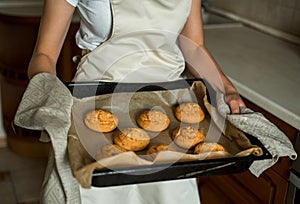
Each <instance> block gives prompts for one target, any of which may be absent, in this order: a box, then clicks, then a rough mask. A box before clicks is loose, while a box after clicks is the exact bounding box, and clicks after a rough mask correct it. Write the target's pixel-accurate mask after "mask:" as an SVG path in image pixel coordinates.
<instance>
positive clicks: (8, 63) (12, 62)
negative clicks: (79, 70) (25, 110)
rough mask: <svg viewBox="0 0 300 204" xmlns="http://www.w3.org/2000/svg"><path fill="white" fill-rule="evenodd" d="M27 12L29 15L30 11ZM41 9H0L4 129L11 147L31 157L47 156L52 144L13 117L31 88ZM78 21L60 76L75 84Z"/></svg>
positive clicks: (61, 59)
mask: <svg viewBox="0 0 300 204" xmlns="http://www.w3.org/2000/svg"><path fill="white" fill-rule="evenodd" d="M26 11H27V12H26ZM39 12H41V7H40V6H37V7H24V8H23V9H20V8H6V9H5V10H4V9H0V30H1V32H0V44H1V46H0V83H1V84H0V86H1V95H2V97H1V99H2V111H3V123H4V129H5V131H6V135H7V144H8V146H9V147H10V148H11V149H12V150H13V151H14V152H16V153H18V154H21V155H23V156H30V157H47V156H48V150H49V146H50V144H49V143H41V142H40V141H39V136H40V132H39V131H32V130H27V129H23V128H19V127H16V126H13V122H12V121H13V118H14V115H15V112H16V110H17V107H18V105H19V103H20V101H21V98H22V95H23V93H24V91H25V89H26V87H27V84H28V82H29V81H28V78H27V66H28V63H29V60H30V58H31V55H32V52H33V49H34V45H35V41H36V37H37V33H38V28H39V22H40V15H39ZM78 26H79V23H78V21H75V20H74V21H72V23H71V26H70V29H69V32H68V34H67V37H66V41H65V43H64V45H63V48H62V51H61V53H60V57H59V60H58V64H57V75H58V77H59V78H60V79H61V80H62V81H64V82H68V81H71V79H72V77H73V75H74V73H75V70H76V66H77V64H75V63H74V62H73V61H72V57H73V56H75V55H79V54H80V50H79V48H77V47H76V44H75V33H76V31H77V29H78Z"/></svg>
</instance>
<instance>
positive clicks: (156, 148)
mask: <svg viewBox="0 0 300 204" xmlns="http://www.w3.org/2000/svg"><path fill="white" fill-rule="evenodd" d="M167 150H168V151H176V149H175V148H173V147H170V145H168V144H156V145H152V146H151V147H149V149H148V150H147V155H150V156H152V158H154V157H155V156H156V154H158V153H159V152H161V151H167Z"/></svg>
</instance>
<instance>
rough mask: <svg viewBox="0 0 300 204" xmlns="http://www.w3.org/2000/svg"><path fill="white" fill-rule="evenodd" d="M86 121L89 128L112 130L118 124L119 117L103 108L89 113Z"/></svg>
mask: <svg viewBox="0 0 300 204" xmlns="http://www.w3.org/2000/svg"><path fill="white" fill-rule="evenodd" d="M84 122H85V124H86V126H87V127H88V128H90V129H92V130H94V131H97V132H111V131H113V130H114V129H115V128H116V127H117V126H118V118H117V117H116V116H115V115H113V114H112V113H111V112H109V111H106V110H102V109H98V110H92V111H90V112H89V113H87V114H86V116H85V119H84Z"/></svg>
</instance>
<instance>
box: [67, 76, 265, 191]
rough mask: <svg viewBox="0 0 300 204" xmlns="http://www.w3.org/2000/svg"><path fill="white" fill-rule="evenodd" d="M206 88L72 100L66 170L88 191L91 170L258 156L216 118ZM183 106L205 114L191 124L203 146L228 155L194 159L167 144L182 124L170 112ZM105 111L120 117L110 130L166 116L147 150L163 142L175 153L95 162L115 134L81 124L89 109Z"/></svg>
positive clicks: (143, 153)
mask: <svg viewBox="0 0 300 204" xmlns="http://www.w3.org/2000/svg"><path fill="white" fill-rule="evenodd" d="M207 96H208V95H207V94H206V88H205V85H204V84H203V83H202V82H200V81H197V82H194V84H193V85H192V86H191V87H190V88H186V89H177V90H163V91H151V92H126V93H113V94H105V95H99V96H93V97H88V98H84V99H76V98H74V105H73V108H72V124H71V128H70V130H69V133H68V152H69V159H70V164H71V169H72V172H73V174H74V176H75V177H76V179H77V180H78V182H79V183H80V184H81V185H82V187H85V188H89V187H90V186H91V180H92V173H93V171H94V170H95V169H106V168H109V169H113V170H117V169H118V168H124V167H131V168H134V167H136V166H141V165H142V166H143V165H155V164H158V163H168V164H172V163H174V162H177V161H191V160H199V162H201V160H204V159H214V158H225V157H238V156H239V157H240V156H247V155H250V154H253V155H256V156H260V155H262V153H263V152H262V149H261V148H260V147H258V146H256V145H252V144H251V142H250V141H249V140H248V138H247V137H246V136H245V134H244V133H243V132H242V131H240V130H239V129H237V128H235V127H234V126H232V125H231V124H230V123H229V122H228V121H224V118H222V117H220V116H219V115H218V113H217V111H216V109H215V108H214V107H213V106H212V105H211V104H210V103H209V102H208V98H207ZM183 102H197V103H198V104H199V105H200V106H201V107H202V108H203V109H204V110H205V114H206V117H205V119H204V121H203V122H201V123H199V124H195V125H194V126H196V127H197V128H199V129H201V130H203V131H204V132H205V134H206V140H205V141H206V142H217V143H219V144H221V145H223V146H224V147H225V148H226V149H227V151H228V152H210V153H201V154H197V155H196V154H193V153H192V151H191V150H185V149H182V148H179V147H178V146H177V145H176V144H174V143H173V141H172V139H171V132H172V131H173V130H174V129H175V128H176V127H178V126H183V125H187V124H184V123H181V122H179V121H178V120H177V119H176V118H175V116H174V110H175V107H176V106H177V105H178V104H180V103H183ZM100 108H101V109H104V110H108V111H110V112H112V113H113V114H115V115H116V116H117V117H118V118H119V126H118V128H117V129H116V130H115V131H118V130H122V129H123V128H127V127H138V126H137V124H136V122H135V121H136V118H137V117H138V116H139V114H140V113H142V112H143V111H144V110H149V109H156V110H161V111H163V112H165V113H166V114H167V115H168V116H169V117H170V121H171V123H170V126H169V128H168V129H167V130H165V131H162V132H160V133H153V132H149V131H148V134H149V135H150V138H151V140H150V144H149V146H148V147H150V146H152V145H154V144H159V143H164V144H169V145H171V146H172V147H174V148H176V150H178V151H164V152H160V153H159V154H157V156H156V158H155V160H152V159H151V157H149V156H148V155H146V150H147V149H146V150H144V151H140V152H125V153H121V154H119V155H115V156H113V157H109V158H104V159H100V160H98V161H96V159H95V155H96V153H97V151H98V150H99V149H100V148H101V147H102V146H103V145H106V144H112V143H113V142H112V138H113V134H114V132H115V131H113V132H111V133H105V134H103V133H99V132H95V131H92V130H90V129H89V128H87V127H86V126H85V124H84V117H85V115H86V114H87V113H88V112H89V111H90V110H93V109H100Z"/></svg>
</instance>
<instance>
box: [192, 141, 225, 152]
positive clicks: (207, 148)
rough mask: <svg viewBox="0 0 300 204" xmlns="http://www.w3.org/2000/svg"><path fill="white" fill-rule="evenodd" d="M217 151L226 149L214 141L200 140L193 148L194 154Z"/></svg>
mask: <svg viewBox="0 0 300 204" xmlns="http://www.w3.org/2000/svg"><path fill="white" fill-rule="evenodd" d="M217 151H223V152H227V150H226V149H225V148H224V147H223V146H222V145H221V144H218V143H215V142H201V143H200V144H198V145H197V146H196V147H195V149H194V153H195V154H199V153H202V152H217Z"/></svg>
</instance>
